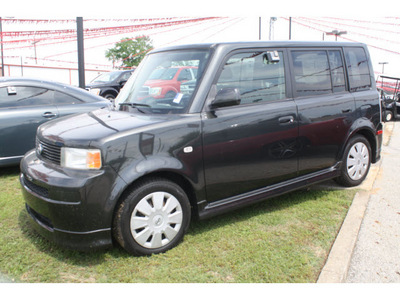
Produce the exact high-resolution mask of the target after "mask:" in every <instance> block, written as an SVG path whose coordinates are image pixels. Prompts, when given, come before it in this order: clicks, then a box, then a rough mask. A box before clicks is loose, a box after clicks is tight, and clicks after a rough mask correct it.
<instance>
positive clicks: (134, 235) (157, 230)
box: [113, 178, 191, 255]
mask: <svg viewBox="0 0 400 300" xmlns="http://www.w3.org/2000/svg"><path fill="white" fill-rule="evenodd" d="M190 212H191V209H190V204H189V200H188V198H187V195H186V193H185V192H184V191H183V189H182V188H181V187H180V186H178V185H177V184H175V183H173V182H171V181H169V180H165V179H156V178H153V179H150V180H146V181H144V182H142V183H141V184H139V185H137V186H134V187H133V189H132V190H131V191H130V192H129V193H128V194H127V195H126V196H125V197H124V198H123V200H122V202H121V204H120V205H119V207H118V209H117V211H116V214H115V217H114V226H113V232H114V237H115V239H116V240H117V241H118V242H119V244H120V245H121V246H122V247H123V248H124V249H125V250H127V251H128V252H129V253H131V254H134V255H151V254H157V253H162V252H165V251H167V250H169V249H171V248H173V247H175V246H176V245H177V244H178V243H179V242H180V241H181V240H182V239H183V236H184V234H185V232H186V230H187V228H188V226H189V223H190Z"/></svg>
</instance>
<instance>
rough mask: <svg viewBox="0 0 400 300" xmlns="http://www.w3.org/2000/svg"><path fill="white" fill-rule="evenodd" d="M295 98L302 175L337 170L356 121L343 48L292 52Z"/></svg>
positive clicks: (296, 50) (295, 50) (293, 50)
mask: <svg viewBox="0 0 400 300" xmlns="http://www.w3.org/2000/svg"><path fill="white" fill-rule="evenodd" d="M289 52H290V59H291V64H292V82H293V94H294V96H295V102H296V105H297V107H298V112H299V145H300V149H299V173H300V175H301V174H307V173H311V172H315V171H319V170H323V169H326V168H329V167H331V166H333V165H334V164H335V163H336V162H337V160H338V155H339V151H340V150H341V148H342V146H343V144H344V143H345V141H346V139H347V136H348V133H349V131H350V127H351V125H352V124H353V121H354V120H355V118H356V116H355V113H356V112H355V102H354V97H353V96H352V94H351V93H350V92H349V89H348V84H347V82H346V80H345V78H346V76H345V68H344V58H343V53H342V50H341V48H330V49H326V48H322V49H292V50H290V51H289Z"/></svg>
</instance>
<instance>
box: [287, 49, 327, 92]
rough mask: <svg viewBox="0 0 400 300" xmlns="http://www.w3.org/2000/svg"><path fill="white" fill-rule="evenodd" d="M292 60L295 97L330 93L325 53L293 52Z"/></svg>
mask: <svg viewBox="0 0 400 300" xmlns="http://www.w3.org/2000/svg"><path fill="white" fill-rule="evenodd" d="M292 60H293V72H294V81H295V90H296V95H297V96H309V95H323V94H328V93H332V82H331V75H330V68H329V61H328V55H327V53H326V51H293V52H292Z"/></svg>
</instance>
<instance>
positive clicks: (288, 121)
mask: <svg viewBox="0 0 400 300" xmlns="http://www.w3.org/2000/svg"><path fill="white" fill-rule="evenodd" d="M279 123H280V124H293V123H294V117H293V116H286V117H280V118H279Z"/></svg>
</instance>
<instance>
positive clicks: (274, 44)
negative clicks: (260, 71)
mask: <svg viewBox="0 0 400 300" xmlns="http://www.w3.org/2000/svg"><path fill="white" fill-rule="evenodd" d="M346 46H347V47H352V46H353V47H354V46H358V47H366V45H365V44H363V43H355V42H337V41H334V42H330V41H248V42H224V43H204V44H188V45H179V46H169V47H163V48H157V49H154V50H152V51H151V52H150V53H156V52H163V51H171V50H183V49H216V48H224V49H226V50H233V49H240V48H258V47H263V48H264V47H265V48H301V47H308V48H310V47H346Z"/></svg>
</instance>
